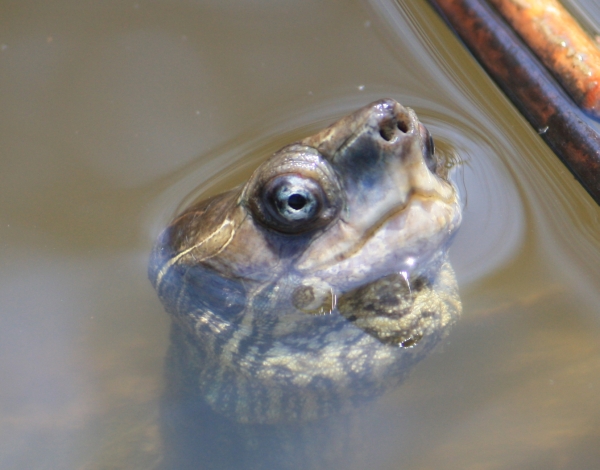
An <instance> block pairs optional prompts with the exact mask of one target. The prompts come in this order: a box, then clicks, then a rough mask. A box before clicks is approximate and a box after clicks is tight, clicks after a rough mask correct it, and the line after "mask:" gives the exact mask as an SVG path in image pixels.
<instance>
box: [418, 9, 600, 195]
mask: <svg viewBox="0 0 600 470" xmlns="http://www.w3.org/2000/svg"><path fill="white" fill-rule="evenodd" d="M429 1H430V2H431V3H432V4H433V5H434V6H435V7H436V8H437V9H438V11H440V13H441V14H442V16H443V17H444V18H445V19H446V21H447V22H448V23H449V24H450V26H452V28H454V30H455V31H456V32H457V34H458V35H459V36H460V38H461V39H462V40H463V41H464V42H465V44H466V45H467V47H468V48H469V49H470V50H471V52H472V53H473V55H474V56H475V57H476V58H477V60H478V61H479V62H480V63H481V64H482V65H483V67H484V68H485V69H486V71H487V72H488V73H489V74H490V76H491V77H492V78H493V79H494V80H495V81H496V83H497V84H498V86H499V87H500V88H501V89H502V90H503V91H504V93H506V95H507V96H508V97H509V98H510V99H511V100H512V102H513V103H514V104H515V106H516V107H517V108H518V109H519V111H520V112H521V113H522V114H523V115H524V116H525V117H526V118H527V120H528V121H529V123H530V124H531V125H532V127H533V128H534V129H536V130H537V131H538V132H539V133H540V134H541V136H542V138H543V139H544V141H545V142H546V143H547V144H548V145H549V146H550V148H551V149H552V150H553V151H554V153H556V155H557V156H558V157H559V158H560V159H561V160H562V161H563V163H564V164H565V165H566V166H567V167H568V168H569V169H570V170H571V173H573V175H575V177H576V178H577V179H579V181H580V182H581V184H582V186H583V187H584V188H585V189H586V190H587V191H588V193H589V194H590V195H591V196H592V197H593V198H594V200H595V201H596V203H598V204H600V136H599V135H598V134H597V133H596V132H595V131H594V130H593V129H592V128H591V127H589V126H588V125H587V124H586V123H585V122H584V121H583V120H582V119H581V117H580V115H579V113H580V111H579V110H578V109H576V108H575V107H574V106H573V104H572V103H571V101H570V100H569V99H568V98H567V97H566V96H565V94H564V92H563V91H562V89H560V88H559V87H558V86H557V85H556V83H555V82H554V80H553V79H552V78H551V77H550V75H549V74H548V73H547V72H546V70H545V69H544V68H543V66H542V65H541V64H540V63H539V61H538V60H537V59H536V58H535V57H534V56H533V54H532V53H531V52H530V51H529V50H528V49H527V48H526V46H525V45H524V44H523V43H522V42H521V41H520V40H519V39H518V38H517V37H516V35H515V34H514V32H513V31H512V30H511V29H510V28H509V27H508V26H507V25H506V24H505V23H504V22H503V21H502V20H501V19H500V17H499V15H498V14H497V13H496V12H494V11H492V10H491V8H490V7H489V6H488V5H487V4H486V2H485V1H483V0H429Z"/></svg>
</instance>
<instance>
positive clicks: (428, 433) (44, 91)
mask: <svg viewBox="0 0 600 470" xmlns="http://www.w3.org/2000/svg"><path fill="white" fill-rule="evenodd" d="M569 3H570V4H572V5H576V6H577V7H578V8H579V9H580V10H581V11H583V12H585V14H586V15H587V18H588V21H590V22H591V23H592V24H593V25H595V27H596V28H597V29H600V23H598V21H599V20H598V19H599V18H600V9H599V7H598V5H597V4H596V3H595V2H594V0H587V1H585V2H584V1H581V2H579V3H577V4H575V2H569ZM381 97H390V98H395V99H397V100H398V101H400V102H401V103H403V104H405V105H408V106H411V107H413V108H415V109H416V111H417V113H418V114H419V116H420V117H421V119H422V120H423V121H424V122H425V123H426V125H427V126H428V127H429V129H430V130H431V131H432V133H433V134H434V136H435V137H436V142H437V144H438V145H439V146H440V147H443V148H445V149H446V150H451V149H454V150H455V151H456V152H458V153H459V154H460V155H461V156H462V158H463V159H464V160H465V162H466V164H465V165H464V166H463V168H462V170H461V171H460V172H459V174H458V175H457V179H458V184H459V186H460V187H461V192H462V194H463V197H464V199H465V201H466V208H465V218H464V220H465V222H464V226H463V228H462V229H461V232H460V233H459V236H458V237H457V239H456V242H455V246H454V247H453V250H452V258H453V260H454V266H455V269H456V270H457V273H458V276H459V279H460V282H461V288H462V297H463V302H464V306H465V313H464V317H463V319H462V320H461V323H460V324H459V325H458V327H457V328H456V329H455V330H454V332H453V333H452V334H451V336H450V340H449V341H448V342H447V344H446V345H445V346H444V347H443V348H441V350H440V351H439V352H438V353H436V354H435V355H434V356H433V357H431V358H429V359H428V360H427V361H425V362H424V363H423V364H421V365H420V366H419V368H418V369H417V370H416V371H415V373H414V374H413V375H412V377H411V379H410V380H409V381H408V382H407V383H406V384H405V385H404V386H402V387H401V388H400V389H398V391H397V392H396V393H394V394H393V395H392V396H388V397H386V398H385V400H384V401H383V402H382V403H381V404H380V406H379V407H378V409H377V411H376V413H375V415H374V417H373V423H374V425H373V427H374V429H376V433H375V436H376V437H374V440H373V443H371V445H370V447H371V449H372V453H373V458H372V460H373V466H372V468H380V469H402V470H404V469H407V470H410V469H439V468H444V469H515V468H519V469H529V468H531V469H537V468H546V469H563V468H564V469H593V468H597V466H598V462H600V448H599V446H598V442H599V441H600V209H599V208H598V206H596V205H595V204H594V203H593V202H592V201H591V199H590V198H589V197H588V196H587V194H586V193H585V192H584V191H583V190H582V189H581V188H580V187H579V186H578V184H577V183H576V182H575V181H574V180H573V178H572V177H571V175H570V174H569V173H568V172H567V171H566V170H565V169H564V168H563V167H562V166H561V164H560V163H559V162H558V160H557V159H556V158H555V157H554V155H553V154H552V153H551V152H550V151H549V150H548V149H547V148H546V147H545V145H544V143H543V142H542V141H541V139H540V138H539V137H538V135H537V134H536V133H535V132H534V131H532V130H531V129H529V127H528V125H527V123H526V122H525V121H524V120H523V119H522V118H521V117H520V115H518V114H517V112H516V111H515V110H514V109H513V108H512V106H511V105H510V104H509V103H507V101H506V99H505V98H504V97H503V96H502V95H501V94H500V93H499V92H498V90H497V89H496V88H495V86H494V85H493V84H492V83H490V80H489V79H488V78H487V77H486V76H485V75H484V73H483V72H482V71H481V70H480V69H479V67H478V66H477V65H476V64H475V63H474V61H473V60H472V59H471V58H470V56H469V55H468V53H467V52H465V51H464V50H463V49H462V47H461V46H460V44H459V43H458V42H457V41H456V40H455V39H454V37H453V36H452V35H451V33H450V32H448V30H447V29H446V27H445V26H444V25H443V24H442V22H441V21H440V20H439V19H438V18H437V17H436V15H435V14H434V13H433V12H432V11H431V9H430V8H429V6H428V5H427V4H426V2H424V1H409V0H405V1H401V2H400V6H398V5H397V4H395V3H394V2H392V1H384V0H373V1H370V2H369V1H356V2H350V1H349V2H340V1H336V0H331V1H325V2H323V1H320V2H313V1H303V2H300V1H295V2H292V1H285V2H275V1H267V0H264V1H259V0H254V1H248V2H234V1H229V0H219V1H202V2H201V1H197V2H195V1H187V2H164V1H163V2H161V1H138V2H133V1H132V2H116V1H105V2H82V1H77V2H75V1H66V0H58V1H55V2H52V3H51V4H50V3H48V2H34V1H20V2H11V1H5V2H2V3H1V4H0V116H1V117H2V119H1V123H2V125H1V126H0V142H1V143H2V146H1V151H0V159H1V163H2V173H1V174H0V200H1V203H0V259H1V266H2V269H1V271H0V276H1V283H0V302H1V312H2V315H1V317H0V374H1V375H0V377H1V378H0V383H1V386H0V467H1V468H3V469H31V468H36V469H45V468H48V469H56V468H73V469H84V468H85V469H92V468H93V469H102V468H106V469H108V468H111V469H112V468H126V469H138V468H139V469H147V468H151V467H150V466H151V462H150V461H148V460H146V459H148V458H149V457H148V455H153V449H151V448H148V446H151V445H152V444H151V443H153V442H154V438H153V436H155V435H156V434H157V432H158V429H157V426H156V418H157V414H158V411H157V402H158V397H159V396H160V393H161V387H162V366H163V357H164V354H165V351H166V347H167V344H168V336H167V335H168V318H167V315H166V314H165V313H164V312H163V311H162V308H161V306H160V304H159V302H158V299H157V298H156V296H155V294H154V292H153V290H152V288H151V286H150V284H149V282H148V281H147V279H146V264H147V258H148V254H149V250H150V246H151V244H152V242H153V239H154V238H155V236H156V235H157V234H158V232H159V231H160V229H161V227H162V226H164V224H166V222H167V220H168V219H169V218H170V217H171V216H172V214H173V213H174V211H175V210H176V208H177V207H178V206H179V205H180V203H181V201H182V200H186V198H187V200H189V198H191V197H193V196H194V195H197V194H198V190H196V189H195V188H197V187H198V186H199V185H201V184H202V183H203V182H206V181H208V183H206V184H205V185H204V186H203V190H205V191H209V192H216V191H218V190H220V189H222V188H223V187H226V186H230V185H231V184H233V183H235V182H239V181H242V180H243V179H245V178H246V177H247V175H248V174H249V172H250V171H251V170H252V168H253V167H254V166H256V164H257V162H258V161H260V159H262V158H264V156H265V155H266V153H268V152H270V151H272V150H274V149H276V148H277V147H279V146H281V145H283V144H285V143H287V142H289V141H290V140H292V139H296V138H299V137H302V136H305V135H307V134H308V133H310V132H311V131H314V130H316V129H318V128H320V127H322V126H323V125H324V124H327V123H329V122H331V121H333V120H334V119H335V118H337V117H339V116H341V115H342V114H344V113H346V112H348V111H350V110H353V109H354V108H357V107H359V106H362V105H364V104H366V103H368V102H370V101H372V100H374V99H377V98H381ZM246 155H247V156H246Z"/></svg>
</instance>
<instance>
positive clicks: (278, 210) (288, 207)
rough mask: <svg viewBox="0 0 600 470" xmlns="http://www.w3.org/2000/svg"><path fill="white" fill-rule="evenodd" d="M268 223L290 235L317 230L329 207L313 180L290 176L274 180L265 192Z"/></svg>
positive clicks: (264, 211)
mask: <svg viewBox="0 0 600 470" xmlns="http://www.w3.org/2000/svg"><path fill="white" fill-rule="evenodd" d="M261 199H262V205H263V214H264V215H265V216H266V217H265V220H264V222H265V223H266V224H267V225H271V226H272V227H273V228H275V229H277V230H279V231H282V232H287V233H299V232H304V231H307V230H311V229H313V228H316V226H319V225H320V221H322V217H321V216H322V215H323V212H326V211H324V208H325V205H326V204H327V201H326V197H325V194H324V192H323V189H322V188H321V186H320V185H319V184H318V183H317V182H316V181H315V180H313V179H311V178H304V177H301V176H297V175H293V174H288V175H281V176H276V177H275V178H273V179H271V180H270V181H269V182H267V184H265V186H264V187H263V190H262V198H261Z"/></svg>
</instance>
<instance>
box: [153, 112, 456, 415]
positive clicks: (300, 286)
mask: <svg viewBox="0 0 600 470" xmlns="http://www.w3.org/2000/svg"><path fill="white" fill-rule="evenodd" d="M460 219H461V212H460V205H459V202H458V199H457V195H456V191H455V189H454V187H453V186H452V184H451V183H450V182H449V181H448V180H447V165H446V162H444V161H440V160H438V159H437V157H436V156H435V154H434V148H433V141H432V139H431V136H430V135H429V132H428V131H427V130H426V129H425V127H424V126H423V125H422V124H421V123H420V122H419V121H418V119H417V117H416V115H415V113H414V112H413V111H412V110H411V109H409V108H404V107H402V106H401V105H400V104H398V103H397V102H395V101H393V100H381V101H377V102H375V103H372V104H370V105H368V106H366V107H365V108H362V109H360V110H358V111H357V112H355V113H353V114H351V115H349V116H347V117H345V118H343V119H341V120H340V121H338V122H337V123H335V124H333V125H332V126H330V127H328V128H327V129H325V130H323V131H322V132H319V133H318V134H316V135H313V136H311V137H308V138H306V139H304V140H301V141H299V142H296V143H293V144H291V145H289V146H287V147H284V148H283V149H281V150H280V151H278V152H276V153H275V154H274V155H273V156H272V157H271V158H270V159H268V160H267V161H266V162H265V163H263V164H262V165H261V166H260V167H259V168H258V169H257V170H256V171H255V172H254V174H253V175H252V177H251V178H250V180H249V181H248V183H247V184H245V185H244V186H243V187H241V188H237V189H234V190H232V191H229V192H227V193H224V194H221V195H219V196H216V197H213V198H211V199H208V200H205V201H202V202H200V203H197V204H195V205H193V206H192V207H190V208H188V209H186V210H185V211H184V212H183V213H182V214H181V215H180V216H178V217H177V218H176V219H175V220H174V221H173V222H172V224H171V225H170V226H169V227H168V228H167V230H166V231H165V232H164V233H163V235H162V236H161V238H160V239H159V242H158V244H157V246H156V248H155V251H154V254H153V257H152V260H151V265H150V277H151V279H152V281H153V283H154V285H155V288H156V289H157V291H158V293H159V296H160V297H161V300H162V301H163V303H164V304H165V306H166V308H167V310H168V311H169V312H170V313H171V314H172V315H173V318H174V323H175V325H176V328H179V329H180V330H181V331H182V338H184V339H183V340H182V341H184V342H185V343H186V344H187V345H188V346H187V350H188V351H191V350H194V351H195V353H194V354H193V355H192V356H193V357H194V358H195V359H193V360H192V362H197V364H193V368H195V372H194V373H195V374H198V384H199V390H200V392H199V393H200V394H202V395H203V396H204V398H205V399H206V400H207V401H208V402H209V403H210V404H211V405H212V406H214V408H215V409H217V410H218V411H221V412H223V413H225V414H227V415H229V416H231V417H233V418H235V419H237V420H239V421H246V422H276V421H290V420H304V419H312V418H314V417H316V416H319V415H322V414H323V413H324V409H340V408H345V407H348V406H350V404H351V403H354V402H355V401H356V399H357V398H358V397H366V396H370V395H374V394H377V393H379V392H381V391H382V390H384V389H385V388H387V387H388V386H389V385H390V384H393V383H397V382H398V381H399V380H400V379H401V378H402V376H403V375H404V374H405V373H406V371H407V370H408V368H409V367H410V366H411V365H412V364H413V363H415V362H416V361H418V360H419V359H420V358H421V357H422V356H423V355H424V354H425V353H426V352H427V351H429V350H430V349H431V347H432V346H433V345H434V344H435V343H436V342H437V341H438V340H439V339H440V338H441V337H442V336H443V335H444V333H445V330H446V327H447V326H448V325H450V324H451V323H452V322H453V321H454V319H455V318H456V316H457V315H458V313H459V312H460V301H459V299H458V294H457V289H456V283H455V281H454V275H453V273H452V269H451V268H450V266H449V264H448V263H447V260H446V248H447V245H448V243H449V241H450V239H451V237H452V235H453V234H454V232H455V231H456V229H457V228H458V226H459V224H460ZM409 346H410V348H409ZM189 354H191V352H189ZM261 397H262V400H264V401H263V402H262V404H261V405H260V406H259V405H256V404H253V403H252V400H259V401H260V399H261ZM327 400H329V403H327ZM257 407H258V408H257Z"/></svg>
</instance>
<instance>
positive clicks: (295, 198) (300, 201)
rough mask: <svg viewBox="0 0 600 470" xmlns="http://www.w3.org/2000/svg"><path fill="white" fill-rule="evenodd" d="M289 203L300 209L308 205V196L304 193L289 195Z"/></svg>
mask: <svg viewBox="0 0 600 470" xmlns="http://www.w3.org/2000/svg"><path fill="white" fill-rule="evenodd" d="M288 205H289V206H290V207H291V208H292V209H294V210H297V211H298V210H300V209H302V208H303V207H304V206H305V205H306V198H305V197H304V196H302V194H292V195H291V196H290V197H288Z"/></svg>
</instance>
